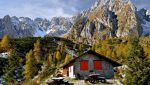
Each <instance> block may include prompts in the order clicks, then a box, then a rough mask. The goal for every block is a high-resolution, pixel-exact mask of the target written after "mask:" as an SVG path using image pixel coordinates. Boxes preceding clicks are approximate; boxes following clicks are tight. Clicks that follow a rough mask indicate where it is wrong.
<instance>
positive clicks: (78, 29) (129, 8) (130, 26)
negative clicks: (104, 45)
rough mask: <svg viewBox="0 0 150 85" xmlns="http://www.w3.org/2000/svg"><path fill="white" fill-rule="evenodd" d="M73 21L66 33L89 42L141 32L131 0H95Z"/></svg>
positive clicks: (78, 39) (139, 33)
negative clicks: (89, 7)
mask: <svg viewBox="0 0 150 85" xmlns="http://www.w3.org/2000/svg"><path fill="white" fill-rule="evenodd" d="M75 21H76V22H75V24H74V27H73V28H72V31H70V33H68V35H69V37H71V38H70V39H73V40H77V41H79V42H80V41H81V42H82V41H83V42H85V43H89V44H93V43H96V42H97V41H98V40H99V39H106V38H109V37H126V36H129V35H131V34H135V35H141V34H142V26H141V23H140V19H139V16H138V14H137V9H136V7H135V6H134V4H133V3H132V2H131V0H96V2H95V5H94V6H93V7H91V9H90V10H87V11H84V12H83V13H82V14H81V16H78V18H77V19H76V20H75ZM73 33H74V34H73ZM73 35H74V36H73Z"/></svg>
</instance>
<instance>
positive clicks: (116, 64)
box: [62, 50, 121, 68]
mask: <svg viewBox="0 0 150 85" xmlns="http://www.w3.org/2000/svg"><path fill="white" fill-rule="evenodd" d="M86 53H88V54H94V55H96V56H98V57H100V58H102V59H104V60H106V61H108V62H110V63H111V64H112V65H113V66H114V67H117V66H121V64H120V63H118V62H116V61H114V60H112V59H110V58H107V57H105V56H103V55H101V54H98V53H96V52H95V51H91V50H89V51H87V52H85V53H83V54H81V55H80V56H79V57H76V58H74V59H72V60H70V61H69V62H68V63H66V64H64V65H63V66H62V67H63V68H65V67H68V66H69V65H70V64H72V63H74V62H75V60H76V59H78V58H80V57H82V56H83V55H85V54H86Z"/></svg>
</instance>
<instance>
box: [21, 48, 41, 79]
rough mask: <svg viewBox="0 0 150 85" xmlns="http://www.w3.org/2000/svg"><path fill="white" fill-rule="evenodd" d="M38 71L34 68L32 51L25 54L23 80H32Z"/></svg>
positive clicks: (34, 62)
mask: <svg viewBox="0 0 150 85" xmlns="http://www.w3.org/2000/svg"><path fill="white" fill-rule="evenodd" d="M37 72H38V70H37V67H36V61H35V58H34V56H33V51H32V50H30V51H29V53H27V54H26V64H25V66H24V78H25V79H26V80H28V79H32V78H33V77H34V76H35V75H36V74H37Z"/></svg>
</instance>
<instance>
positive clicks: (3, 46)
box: [0, 35, 9, 51]
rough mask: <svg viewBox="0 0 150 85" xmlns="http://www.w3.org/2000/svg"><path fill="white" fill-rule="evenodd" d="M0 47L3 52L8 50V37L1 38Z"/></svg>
mask: <svg viewBox="0 0 150 85" xmlns="http://www.w3.org/2000/svg"><path fill="white" fill-rule="evenodd" d="M0 47H1V49H2V50H3V51H7V50H8V49H9V37H8V35H5V36H4V37H3V38H2V41H1V43H0Z"/></svg>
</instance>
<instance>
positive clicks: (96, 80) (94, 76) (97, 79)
mask: <svg viewBox="0 0 150 85" xmlns="http://www.w3.org/2000/svg"><path fill="white" fill-rule="evenodd" d="M84 80H85V82H86V81H89V82H90V83H92V84H96V83H99V82H102V83H105V82H106V78H105V77H102V76H101V75H100V74H90V75H88V76H87V77H85V78H84Z"/></svg>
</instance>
